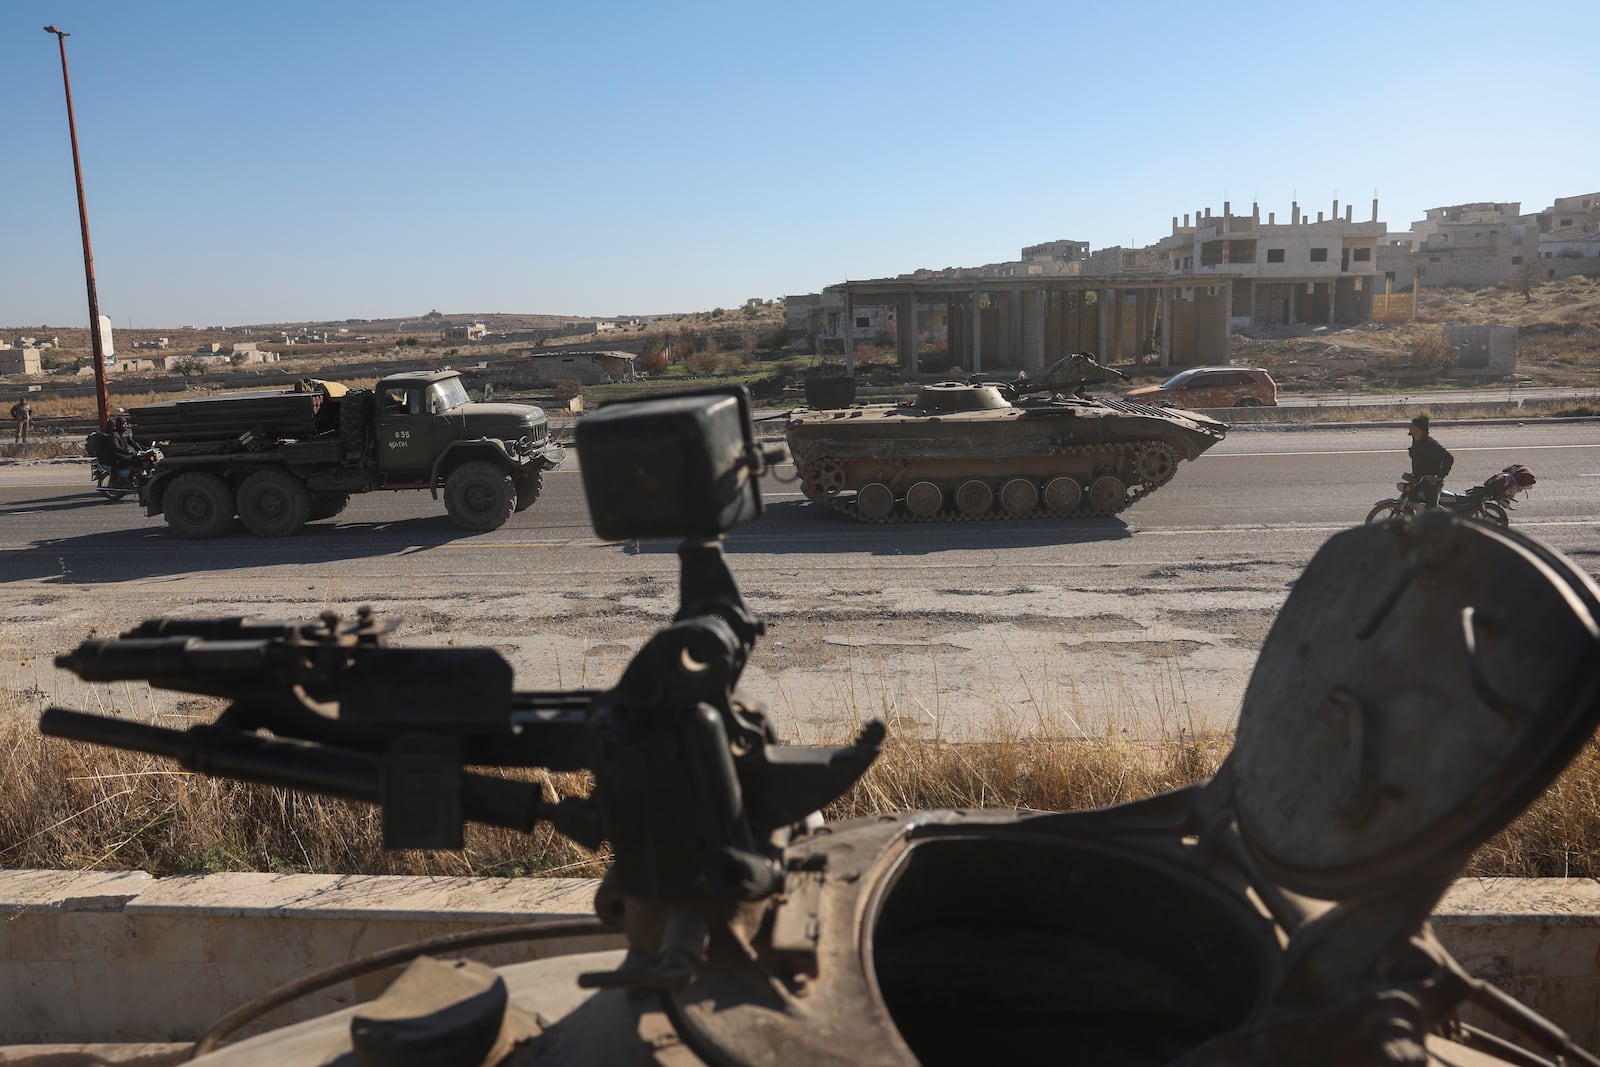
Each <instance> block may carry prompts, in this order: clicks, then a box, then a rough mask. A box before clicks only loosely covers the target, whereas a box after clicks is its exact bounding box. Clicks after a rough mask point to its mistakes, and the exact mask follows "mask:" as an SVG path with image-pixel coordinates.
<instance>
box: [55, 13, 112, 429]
mask: <svg viewBox="0 0 1600 1067" xmlns="http://www.w3.org/2000/svg"><path fill="white" fill-rule="evenodd" d="M44 32H45V33H53V34H55V35H56V43H57V44H59V45H60V46H61V85H62V87H63V88H65V89H66V92H67V130H68V132H69V133H70V134H71V135H72V174H73V177H74V178H75V179H76V180H77V183H78V222H79V224H80V225H81V226H82V228H83V278H84V282H85V283H86V284H87V285H88V287H89V344H90V346H91V347H92V348H93V350H94V396H95V402H96V403H97V404H98V405H99V409H100V421H99V422H98V423H97V425H98V426H101V427H103V426H105V424H106V423H107V422H109V421H110V420H111V399H110V397H109V396H107V394H106V353H105V340H104V338H102V337H101V336H100V297H99V296H98V295H97V294H96V292H95V288H94V249H93V247H92V246H91V245H90V244H89V205H88V203H87V202H86V201H85V200H84V197H83V162H82V161H81V160H80V159H79V157H78V125H77V122H76V121H75V119H74V118H73V114H72V79H71V78H69V77H68V76H67V38H68V37H70V36H72V35H71V34H70V33H68V32H67V31H66V30H58V29H56V28H55V27H54V26H46V27H45V28H44Z"/></svg>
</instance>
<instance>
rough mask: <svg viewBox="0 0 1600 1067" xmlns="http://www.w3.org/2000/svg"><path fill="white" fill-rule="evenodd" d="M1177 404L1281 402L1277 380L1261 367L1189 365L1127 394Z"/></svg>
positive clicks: (1136, 398)
mask: <svg viewBox="0 0 1600 1067" xmlns="http://www.w3.org/2000/svg"><path fill="white" fill-rule="evenodd" d="M1126 399H1128V400H1134V401H1137V402H1139V403H1141V404H1155V405H1158V406H1160V407H1175V408H1254V407H1261V406H1263V405H1265V406H1268V407H1271V406H1274V405H1276V404H1277V403H1278V383H1277V382H1274V381H1273V380H1272V375H1270V374H1268V373H1267V372H1266V371H1264V370H1262V369H1261V368H1260V367H1190V368H1189V369H1188V370H1186V371H1182V372H1180V373H1178V374H1174V375H1173V376H1172V377H1170V378H1168V379H1167V380H1166V381H1164V382H1162V383H1161V384H1160V385H1147V386H1145V387H1144V388H1142V389H1134V390H1132V391H1131V392H1129V393H1128V394H1127V396H1126Z"/></svg>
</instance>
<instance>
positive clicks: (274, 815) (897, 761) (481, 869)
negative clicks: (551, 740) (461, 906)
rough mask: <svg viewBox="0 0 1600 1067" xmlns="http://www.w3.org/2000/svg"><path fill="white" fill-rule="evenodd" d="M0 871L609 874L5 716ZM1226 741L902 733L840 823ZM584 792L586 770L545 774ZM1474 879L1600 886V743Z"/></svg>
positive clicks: (1178, 761) (1037, 800)
mask: <svg viewBox="0 0 1600 1067" xmlns="http://www.w3.org/2000/svg"><path fill="white" fill-rule="evenodd" d="M0 722H3V723H4V725H0V779H3V780H4V781H5V782H6V783H7V796H6V803H5V805H4V807H3V808H0V866H5V867H12V868H25V867H51V868H71V869H93V870H108V869H117V870H131V869H142V870H147V871H151V872H152V873H156V874H171V873H183V872H202V871H204V872H209V871H277V872H335V873H352V874H457V875H459V874H472V875H522V874H526V875H566V876H594V875H598V874H599V873H600V872H601V871H602V870H603V869H604V866H605V862H606V858H605V856H603V855H601V856H595V855H592V854H590V853H588V852H586V851H585V850H583V849H581V848H578V847H577V846H575V845H572V844H571V843H570V842H568V841H566V840H565V839H563V838H561V837H560V836H559V835H557V834H555V833H553V832H551V831H549V830H548V829H540V830H539V831H538V832H536V833H534V834H533V835H531V836H524V835H520V834H515V833H512V832H510V831H501V830H492V829H485V828H482V827H472V828H469V829H468V832H467V846H466V848H465V849H463V850H462V851H459V852H431V853H424V852H401V853H385V852H384V851H382V849H381V847H380V846H379V840H380V830H379V819H378V814H377V811H376V810H375V809H374V808H371V807H368V806H365V805H358V804H351V803H345V802H343V801H338V800H330V799H325V798H319V797H307V796H302V795H298V794H295V793H291V792H289V791H286V790H282V789H275V788H268V787H263V786H254V785H248V784H242V783H237V782H230V781H225V780H220V779H210V778H204V777H200V776H197V775H191V774H188V773H185V772H183V771H181V770H177V769H175V768H174V767H173V766H172V765H171V764H170V763H168V762H166V761H164V760H159V759H155V758H152V757H148V756H143V755H140V754H137V753H129V752H120V751H112V750H105V749H98V748H94V747H90V746H85V745H78V744H74V743H72V742H67V741H62V740H59V739H55V738H47V737H43V736H41V735H40V734H38V732H37V731H36V729H35V728H34V726H33V724H32V723H29V722H26V721H24V720H23V719H22V718H21V717H20V716H18V715H16V714H4V715H0ZM1230 744H1231V739H1230V738H1229V737H1227V736H1221V735H1219V736H1210V737H1192V736H1185V737H1177V738H1172V739H1169V740H1165V741H1158V742H1152V743H1147V744H1130V743H1127V742H1124V741H1118V740H1115V739H1111V738H1107V739H1103V740H1096V739H1090V740H1079V741H1063V740H1037V739H1027V738H1017V739H1014V740H1004V741H996V742H984V743H975V744H959V745H952V744H942V743H939V742H934V741H925V740H918V739H915V738H911V739H895V738H891V739H890V741H889V742H888V743H887V745H886V747H885V750H884V752H883V755H882V756H881V757H880V758H879V760H878V761H877V763H876V764H875V765H874V766H873V767H872V769H871V770H870V771H869V772H868V774H867V775H866V777H865V778H864V779H863V780H862V781H861V783H860V784H859V785H858V786H857V787H856V788H855V789H853V790H852V791H851V792H849V793H848V794H846V795H845V796H844V797H842V798H841V799H840V800H839V801H837V802H836V803H834V804H833V805H830V807H829V808H828V810H827V812H826V814H827V816H828V817H829V818H830V819H840V818H849V817H854V816H860V815H870V814H875V813H881V812H894V811H904V810H911V809H922V808H939V807H967V808H976V807H1002V808H1014V807H1020V808H1033V809H1041V810H1061V809H1081V808H1093V807H1106V806H1110V805H1114V804H1121V803H1125V802H1127V801H1131V800H1137V799H1139V798H1141V797H1146V796H1151V795H1154V794H1156V793H1160V792H1164V791H1167V790H1171V789H1176V788H1179V787H1181V786H1184V785H1187V784H1190V783H1193V782H1198V781H1202V780H1204V779H1205V778H1207V777H1209V776H1210V775H1212V774H1213V773H1215V771H1216V768H1217V767H1218V765H1219V764H1220V763H1221V761H1222V758H1223V757H1224V756H1225V755H1226V754H1227V750H1228V747H1229V745H1230ZM531 776H532V777H533V778H535V779H540V778H542V779H544V780H546V781H547V782H548V784H547V785H546V786H545V792H546V796H547V799H553V796H552V794H553V793H560V794H563V795H567V794H572V793H582V792H585V791H586V790H587V788H588V781H587V779H586V777H585V776H583V775H553V776H544V775H542V774H539V772H531ZM1467 873H1469V874H1471V875H1479V876H1482V875H1509V876H1518V877H1551V876H1555V877H1585V878H1592V877H1596V876H1600V744H1597V743H1594V742H1591V743H1590V745H1589V746H1588V747H1587V748H1586V749H1585V750H1584V752H1583V753H1582V755H1581V756H1580V757H1579V758H1578V759H1577V760H1575V761H1574V762H1573V764H1572V766H1571V767H1569V768H1568V770H1567V771H1566V773H1565V774H1564V775H1563V776H1562V777H1561V778H1560V779H1559V780H1558V781H1557V782H1556V784H1555V785H1554V786H1552V788H1551V789H1550V791H1549V792H1548V793H1547V794H1546V796H1545V797H1544V798H1543V799H1542V800H1540V801H1539V802H1538V803H1537V804H1535V805H1534V806H1533V808H1531V809H1530V810H1529V811H1528V812H1527V813H1526V814H1525V815H1523V816H1522V818H1521V819H1519V820H1518V821H1517V822H1516V823H1515V824H1513V825H1512V826H1511V827H1510V828H1509V829H1507V830H1506V831H1504V832H1503V833H1501V834H1499V835H1497V836H1496V837H1495V838H1494V839H1493V840H1492V841H1490V842H1489V843H1488V844H1486V845H1485V846H1484V847H1483V848H1481V849H1479V850H1478V852H1477V853H1476V854H1475V855H1474V857H1473V859H1472V862H1471V864H1470V866H1469V867H1468V871H1467Z"/></svg>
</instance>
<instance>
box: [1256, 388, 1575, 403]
mask: <svg viewBox="0 0 1600 1067" xmlns="http://www.w3.org/2000/svg"><path fill="white" fill-rule="evenodd" d="M1524 400H1570V401H1573V402H1574V403H1582V402H1588V403H1590V404H1593V403H1594V402H1596V401H1600V389H1593V388H1589V389H1580V388H1574V387H1572V386H1556V385H1517V384H1515V383H1506V384H1504V385H1495V386H1484V387H1481V388H1473V389H1427V388H1421V389H1417V390H1415V391H1412V392H1388V393H1329V392H1317V393H1279V394H1278V406H1279V407H1362V406H1368V405H1384V404H1404V405H1415V406H1417V407H1425V406H1427V405H1429V404H1505V403H1516V402H1520V401H1524Z"/></svg>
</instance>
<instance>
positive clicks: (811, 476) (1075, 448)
mask: <svg viewBox="0 0 1600 1067" xmlns="http://www.w3.org/2000/svg"><path fill="white" fill-rule="evenodd" d="M1056 455H1057V456H1060V457H1062V458H1074V459H1082V460H1084V461H1085V462H1087V463H1089V464H1092V465H1096V466H1099V465H1106V464H1108V463H1109V465H1110V467H1111V469H1112V470H1114V471H1120V470H1127V471H1129V472H1131V474H1132V476H1133V477H1139V471H1140V467H1141V466H1145V467H1146V468H1147V470H1146V476H1145V477H1143V478H1140V480H1138V481H1133V482H1129V483H1125V484H1127V492H1126V493H1125V494H1124V498H1123V502H1122V504H1121V505H1120V506H1119V507H1116V508H1113V509H1111V510H1110V511H1097V510H1096V509H1095V508H1094V506H1093V504H1092V503H1091V502H1090V499H1089V492H1088V488H1089V487H1088V486H1086V485H1085V486H1082V487H1081V488H1082V489H1083V490H1084V494H1083V500H1082V502H1081V503H1080V504H1079V505H1078V506H1077V507H1076V508H1074V509H1073V510H1072V511H1068V512H1061V513H1058V512H1054V511H1051V510H1050V509H1049V508H1046V507H1045V506H1044V504H1043V502H1042V500H1041V502H1040V503H1039V504H1038V505H1037V506H1035V507H1034V509H1033V510H1032V511H1029V512H1025V513H1023V514H1020V515H1015V514H1012V513H1010V512H1008V511H1003V510H1001V509H1000V508H999V506H998V503H995V504H992V505H991V506H990V508H989V510H988V511H985V512H982V513H980V514H977V515H967V514H963V513H962V512H960V511H957V510H955V509H953V508H952V507H951V506H950V500H949V498H948V496H947V497H946V499H945V500H944V501H943V502H942V503H941V505H940V508H939V511H937V512H936V513H934V514H932V515H929V516H927V517H926V518H923V517H921V516H918V515H913V514H911V513H909V512H908V511H906V510H905V502H904V501H903V500H897V501H896V503H895V506H894V510H892V511H891V512H890V513H889V514H887V515H884V516H882V517H881V518H870V517H868V516H865V515H862V514H861V512H860V510H859V509H858V508H857V507H856V498H855V497H854V496H852V497H850V498H849V499H848V500H846V499H842V498H841V497H840V495H839V492H840V490H838V489H835V490H834V492H832V493H829V492H826V491H825V490H823V489H821V488H819V487H818V485H817V482H816V474H817V472H819V471H822V472H824V473H832V472H831V471H829V470H828V469H827V467H828V464H830V462H831V463H832V464H833V466H834V469H835V470H837V471H838V474H839V475H840V476H842V474H843V471H842V468H839V467H838V461H836V460H831V457H827V456H816V457H814V458H810V459H807V460H805V461H803V462H802V463H801V465H800V469H799V471H798V475H799V480H800V485H801V487H802V490H803V492H804V493H805V496H806V498H807V499H809V500H812V501H814V502H816V503H818V504H822V505H824V506H825V507H829V508H832V509H833V510H834V511H837V512H838V513H839V514H841V515H844V516H847V517H849V518H852V519H854V520H856V521H857V522H866V523H876V524H879V525H890V524H893V523H912V522H990V521H995V520H999V519H1015V520H1027V519H1081V518H1106V517H1108V516H1111V515H1116V514H1120V513H1121V512H1123V511H1125V510H1126V509H1127V508H1129V507H1130V506H1132V505H1133V504H1135V503H1137V502H1138V501H1140V500H1143V499H1144V498H1145V497H1147V496H1149V495H1150V494H1151V493H1153V492H1155V491H1156V490H1157V489H1159V488H1161V487H1162V486H1163V485H1166V484H1167V483H1168V482H1170V481H1171V480H1172V476H1173V475H1174V474H1176V473H1177V472H1178V463H1179V457H1178V452H1177V449H1175V448H1173V447H1172V446H1171V445H1170V444H1167V443H1166V442H1165V441H1157V440H1145V441H1119V442H1116V443H1112V444H1098V445H1071V446H1068V447H1065V448H1062V449H1060V450H1059V451H1057V452H1056ZM1149 455H1156V456H1158V457H1159V458H1158V459H1157V460H1155V461H1148V460H1145V459H1144V457H1146V456H1149ZM841 480H842V479H841ZM1001 480H1004V479H1001Z"/></svg>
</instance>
